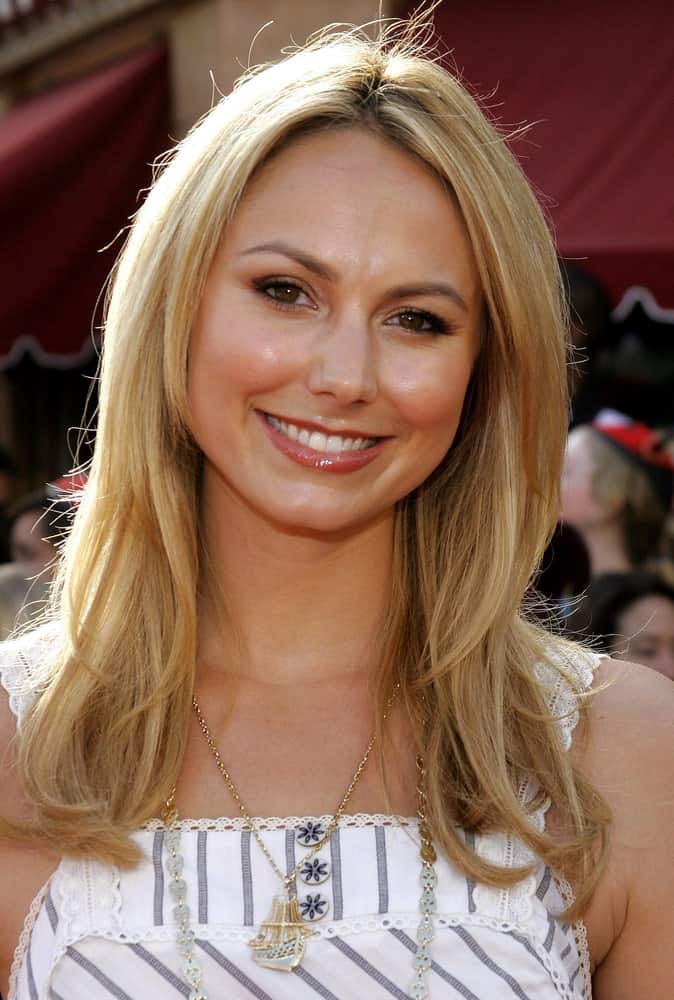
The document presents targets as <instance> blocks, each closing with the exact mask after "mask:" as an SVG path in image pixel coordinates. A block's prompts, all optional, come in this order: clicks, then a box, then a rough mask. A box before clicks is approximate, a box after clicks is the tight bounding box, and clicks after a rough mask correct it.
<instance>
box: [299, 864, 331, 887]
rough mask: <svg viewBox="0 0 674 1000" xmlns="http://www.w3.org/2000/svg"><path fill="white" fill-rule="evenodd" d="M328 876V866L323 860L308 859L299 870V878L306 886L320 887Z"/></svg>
mask: <svg viewBox="0 0 674 1000" xmlns="http://www.w3.org/2000/svg"><path fill="white" fill-rule="evenodd" d="M329 875H330V865H329V864H328V862H327V861H325V860H324V859H323V858H310V859H309V860H308V861H305V862H304V864H303V865H302V867H301V868H300V878H301V879H302V881H303V882H306V883H307V885H311V884H312V883H313V884H314V885H320V884H321V882H325V880H326V878H328V876H329Z"/></svg>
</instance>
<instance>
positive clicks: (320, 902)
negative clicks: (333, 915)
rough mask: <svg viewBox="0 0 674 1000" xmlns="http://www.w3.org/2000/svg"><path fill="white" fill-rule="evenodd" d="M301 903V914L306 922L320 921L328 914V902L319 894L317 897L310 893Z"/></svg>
mask: <svg viewBox="0 0 674 1000" xmlns="http://www.w3.org/2000/svg"><path fill="white" fill-rule="evenodd" d="M299 903H300V913H301V914H302V916H303V917H304V919H305V920H320V919H321V917H324V916H325V914H326V913H327V912H328V901H327V899H325V898H324V897H323V896H321V894H320V893H319V892H317V893H316V895H315V896H312V895H311V893H309V895H308V896H305V897H304V899H300V901H299Z"/></svg>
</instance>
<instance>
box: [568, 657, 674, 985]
mask: <svg viewBox="0 0 674 1000" xmlns="http://www.w3.org/2000/svg"><path fill="white" fill-rule="evenodd" d="M574 752H575V753H576V755H577V758H578V763H579V764H580V767H581V768H582V770H583V771H584V772H585V773H586V774H587V775H588V776H589V777H590V778H591V779H592V780H593V782H594V783H595V784H596V786H597V787H598V789H599V790H600V792H601V793H602V794H603V796H604V797H605V799H606V800H607V802H608V804H609V806H610V808H611V811H612V814H613V823H612V830H611V839H610V854H609V863H608V867H607V870H606V873H605V875H604V877H603V878H602V882H601V884H600V886H599V889H598V891H597V893H596V896H595V899H594V900H593V903H592V905H591V907H590V910H589V911H588V914H587V921H586V922H587V925H588V932H589V937H590V945H591V952H592V957H593V961H594V963H595V965H596V969H595V974H594V979H593V986H594V996H595V1000H628V998H629V1000H632V998H634V997H635V996H648V997H649V1000H659V998H662V1000H665V998H669V997H671V985H672V982H674V951H673V950H672V948H671V942H672V939H673V938H674V907H672V903H671V901H672V899H673V898H674V684H673V683H672V681H671V680H669V679H667V678H665V677H663V676H661V675H660V674H658V673H656V672H655V671H653V670H649V669H647V668H645V667H640V666H637V665H636V664H632V663H624V662H620V661H617V660H610V659H606V660H604V661H602V663H601V664H600V666H599V668H598V669H597V672H596V678H595V685H594V694H593V696H592V698H591V700H590V702H589V706H588V718H587V725H586V727H584V733H583V734H582V737H581V739H580V740H579V741H578V744H577V745H576V749H575V751H574Z"/></svg>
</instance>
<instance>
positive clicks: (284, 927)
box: [165, 683, 400, 972]
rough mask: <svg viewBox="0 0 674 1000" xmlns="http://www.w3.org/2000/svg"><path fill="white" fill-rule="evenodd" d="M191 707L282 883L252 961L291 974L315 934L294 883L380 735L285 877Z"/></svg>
mask: <svg viewBox="0 0 674 1000" xmlns="http://www.w3.org/2000/svg"><path fill="white" fill-rule="evenodd" d="M399 687H400V684H399V683H398V684H396V686H395V690H394V692H393V695H392V696H391V698H390V700H389V702H388V704H387V706H386V710H385V712H384V714H383V716H382V720H383V721H386V719H387V717H388V713H389V712H390V710H391V706H392V704H393V702H394V700H395V697H396V695H397V693H398V689H399ZM192 707H193V708H194V712H195V714H196V717H197V721H198V723H199V728H200V729H201V732H202V734H203V736H204V739H205V740H206V743H207V745H208V748H209V750H210V751H211V753H212V754H213V757H214V758H215V763H216V765H217V768H218V770H219V772H220V775H221V777H222V779H223V781H224V782H225V785H226V786H227V789H228V791H229V793H230V795H231V796H232V798H233V799H234V801H235V802H236V804H237V806H238V809H239V812H240V813H241V816H242V818H243V820H244V822H245V824H246V827H247V828H248V829H249V830H250V832H251V834H252V835H253V836H254V837H255V840H256V841H257V844H258V846H259V847H260V850H261V851H262V853H263V855H264V856H265V858H266V859H267V861H268V862H269V864H270V866H271V868H272V869H273V871H274V873H275V874H276V875H277V877H278V878H279V879H280V880H281V882H282V884H283V893H279V894H277V895H276V896H274V898H273V899H272V907H271V911H270V914H269V916H268V918H267V919H266V920H265V921H264V922H263V923H262V924H261V926H260V933H259V934H258V935H257V936H256V937H254V938H252V940H250V941H249V942H248V943H249V945H250V947H251V948H252V950H253V958H254V960H255V961H256V962H257V964H258V965H262V966H265V967H266V968H270V969H283V970H285V971H288V972H291V971H292V970H293V969H294V968H296V967H297V966H298V965H299V964H300V962H301V961H302V959H303V957H304V948H305V944H306V940H307V938H309V937H311V936H312V934H313V933H314V932H313V931H311V930H309V928H308V927H307V926H306V924H305V923H304V922H303V920H302V918H301V917H300V913H299V908H298V905H297V896H296V894H295V893H294V892H293V890H292V886H293V883H294V881H295V879H296V877H297V875H298V873H299V870H300V868H302V867H303V866H304V865H305V864H306V863H307V861H309V860H311V858H313V857H314V855H315V854H317V853H318V852H319V851H320V850H321V848H322V847H324V846H325V844H326V843H327V842H328V841H329V839H330V837H331V836H332V834H333V832H334V831H335V830H336V828H337V826H338V824H339V821H340V819H341V817H342V815H343V814H344V810H345V809H346V806H347V804H348V802H349V800H350V798H351V796H352V794H353V791H354V789H355V787H356V785H357V784H358V782H359V780H360V777H361V775H362V773H363V771H364V770H365V766H366V764H367V762H368V760H369V758H370V754H371V753H372V750H373V748H374V745H375V743H376V742H377V734H376V733H373V734H372V736H371V737H370V741H369V743H368V745H367V748H366V750H365V753H364V754H363V756H362V757H361V759H360V761H359V762H358V766H357V768H356V770H355V773H354V775H353V777H352V779H351V781H350V782H349V785H348V787H347V789H346V791H345V792H344V795H343V796H342V800H341V802H340V803H339V805H338V807H337V809H336V810H335V812H334V814H333V816H332V818H331V820H330V822H329V823H328V826H327V829H326V831H325V833H324V834H323V836H321V838H320V839H319V841H318V842H317V843H316V844H314V846H313V847H312V848H311V849H310V850H309V852H308V854H305V855H304V857H302V858H301V859H300V860H299V862H298V863H297V864H296V865H295V867H294V868H293V870H292V871H291V872H289V873H288V874H287V875H284V874H283V872H282V871H281V869H280V868H279V867H278V865H277V864H276V862H275V861H274V859H273V857H272V856H271V854H270V852H269V850H268V848H267V845H266V844H265V842H264V841H263V839H262V837H261V835H260V831H259V830H258V828H257V826H256V825H255V822H254V820H253V818H252V816H251V815H250V812H249V811H248V809H247V808H246V806H245V804H244V802H243V799H242V798H241V796H240V794H239V792H238V789H237V787H236V785H235V784H234V782H233V781H232V777H231V775H230V773H229V771H228V770H227V768H226V767H225V763H224V761H223V759H222V756H221V755H220V751H219V750H218V748H217V745H216V743H215V740H214V739H213V736H212V734H211V731H210V729H209V728H208V724H207V722H206V719H205V718H204V715H203V712H202V711H201V707H200V706H199V702H198V701H197V699H196V697H194V696H193V697H192ZM175 798H176V789H175V787H174V788H173V790H172V792H171V795H170V796H169V798H168V799H167V801H166V808H165V814H166V816H167V817H169V818H170V820H171V822H175V820H176V818H177V811H176V805H175Z"/></svg>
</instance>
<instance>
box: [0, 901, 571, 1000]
mask: <svg viewBox="0 0 674 1000" xmlns="http://www.w3.org/2000/svg"><path fill="white" fill-rule="evenodd" d="M433 922H434V925H435V927H436V929H438V928H443V927H467V926H468V927H486V928H488V929H489V930H494V931H498V932H500V933H502V934H514V935H517V936H518V937H521V936H524V937H525V938H526V940H527V942H528V943H529V945H530V946H531V948H533V949H534V951H535V952H536V955H537V956H538V958H539V960H540V962H541V964H542V965H543V967H544V968H545V970H546V972H547V973H548V975H549V976H550V980H551V982H552V983H553V984H554V986H555V989H556V990H557V993H558V994H559V996H560V998H562V1000H578V995H577V994H576V993H575V992H574V991H573V990H572V989H571V988H570V987H569V985H568V982H567V981H566V980H565V978H564V973H563V971H560V968H559V967H558V965H557V963H556V962H555V961H554V960H553V957H552V956H551V955H549V954H548V952H546V951H545V949H544V948H543V947H542V946H541V945H540V944H538V943H537V942H536V941H534V940H533V939H532V937H531V935H530V934H529V932H528V930H527V929H526V928H524V927H522V926H520V925H519V924H517V923H515V922H513V921H511V920H497V919H495V918H493V917H487V916H484V915H483V914H480V913H470V914H468V913H456V914H454V913H452V914H445V915H441V916H436V917H435V919H434V921H433ZM418 923H419V914H418V913H398V914H391V913H387V914H381V915H372V916H367V917H354V918H351V919H350V920H339V921H335V922H333V923H332V924H325V925H322V926H314V927H312V930H314V931H315V939H316V940H329V939H330V938H336V937H346V936H348V935H352V934H362V933H373V932H374V933H376V932H377V931H390V930H393V929H397V930H412V929H415V928H416V927H417V926H418ZM194 932H195V936H196V937H197V939H200V940H206V941H230V942H235V943H247V942H248V941H249V940H250V938H251V937H252V936H253V935H254V933H255V928H254V927H226V926H221V927H217V926H213V925H203V926H202V925H199V924H196V925H194ZM83 937H95V938H103V939H104V940H107V941H115V942H117V943H121V944H141V943H148V942H153V941H162V942H163V941H174V940H175V928H173V927H169V926H164V927H148V928H147V929H146V930H144V931H136V932H132V933H122V932H119V931H118V932H113V931H98V930H92V931H90V932H89V933H88V934H86V935H81V936H80V937H79V938H70V939H68V940H67V941H64V942H63V943H62V945H61V947H59V949H58V950H57V951H56V952H55V954H54V959H53V966H52V967H54V966H55V965H56V963H57V962H58V961H59V959H61V958H62V957H63V955H64V954H65V952H66V950H67V947H68V945H69V944H74V943H76V941H77V940H82V938H83ZM590 997H591V994H585V993H584V994H583V1000H590ZM8 1000H12V997H11V994H10V997H9V998H8Z"/></svg>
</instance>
